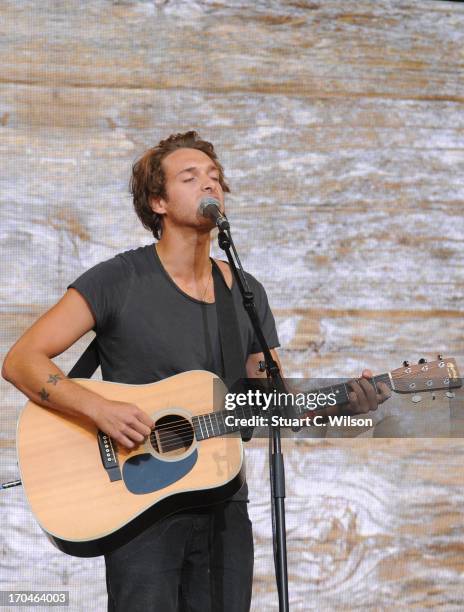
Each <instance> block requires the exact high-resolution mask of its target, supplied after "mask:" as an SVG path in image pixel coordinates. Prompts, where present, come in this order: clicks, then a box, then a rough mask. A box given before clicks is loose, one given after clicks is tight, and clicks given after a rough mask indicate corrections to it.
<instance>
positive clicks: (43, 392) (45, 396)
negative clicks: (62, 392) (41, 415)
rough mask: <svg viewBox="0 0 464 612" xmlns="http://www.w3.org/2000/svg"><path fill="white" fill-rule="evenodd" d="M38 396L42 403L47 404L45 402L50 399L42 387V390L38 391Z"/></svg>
mask: <svg viewBox="0 0 464 612" xmlns="http://www.w3.org/2000/svg"><path fill="white" fill-rule="evenodd" d="M39 395H40V399H41V400H42V401H43V402H47V401H48V398H49V397H50V393H47V392H46V391H45V389H44V388H43V387H42V389H41V390H40V393H39Z"/></svg>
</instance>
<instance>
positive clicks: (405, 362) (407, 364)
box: [403, 359, 409, 368]
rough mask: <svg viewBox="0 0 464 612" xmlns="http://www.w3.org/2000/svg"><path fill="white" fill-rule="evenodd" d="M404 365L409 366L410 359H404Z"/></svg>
mask: <svg viewBox="0 0 464 612" xmlns="http://www.w3.org/2000/svg"><path fill="white" fill-rule="evenodd" d="M403 365H404V367H405V368H409V361H406V359H405V360H404V361H403Z"/></svg>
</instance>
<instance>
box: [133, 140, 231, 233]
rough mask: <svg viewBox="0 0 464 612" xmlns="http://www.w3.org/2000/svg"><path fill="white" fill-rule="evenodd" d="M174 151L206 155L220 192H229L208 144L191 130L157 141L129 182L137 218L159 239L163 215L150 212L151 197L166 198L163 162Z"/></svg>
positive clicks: (222, 173)
mask: <svg viewBox="0 0 464 612" xmlns="http://www.w3.org/2000/svg"><path fill="white" fill-rule="evenodd" d="M177 149H198V150H199V151H203V153H206V155H208V157H209V158H210V159H211V160H212V161H213V162H214V163H215V164H216V167H217V169H218V171H219V183H220V185H221V187H222V189H223V191H224V192H226V193H228V192H230V189H229V186H228V184H227V183H226V181H225V178H224V170H223V168H222V166H221V164H220V162H219V160H218V158H217V155H216V153H215V151H214V147H213V145H212V144H211V143H210V142H207V141H206V140H202V139H201V138H200V137H199V135H198V134H197V132H194V131H193V130H192V131H190V132H185V133H184V134H171V136H169V137H168V138H166V139H165V140H161V141H160V142H159V144H157V145H156V147H152V148H151V149H148V151H145V153H144V154H143V155H142V157H140V158H139V159H138V160H137V161H136V162H135V164H134V165H133V166H132V176H131V179H130V183H129V188H130V192H131V194H132V197H133V202H134V208H135V212H136V213H137V216H138V218H139V219H140V221H141V222H142V224H143V226H144V227H146V228H147V229H148V230H150V231H151V232H152V233H153V236H154V237H155V238H156V239H157V240H159V238H160V237H161V234H162V231H163V216H162V215H159V214H158V213H155V212H153V210H152V208H151V206H150V200H151V199H152V198H166V176H165V173H164V170H163V166H162V163H161V162H162V161H163V159H164V158H165V157H166V156H167V155H169V153H172V152H173V151H176V150H177Z"/></svg>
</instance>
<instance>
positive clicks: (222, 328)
mask: <svg viewBox="0 0 464 612" xmlns="http://www.w3.org/2000/svg"><path fill="white" fill-rule="evenodd" d="M211 261H212V264H213V281H214V295H215V299H216V312H217V320H218V331H219V340H220V344H221V356H222V377H223V379H224V382H225V384H226V387H227V388H228V389H229V390H231V391H234V392H235V393H237V392H241V391H243V390H242V389H241V388H238V386H237V385H238V384H239V383H240V381H241V380H242V379H244V378H246V369H245V363H244V361H243V355H244V353H243V350H242V342H241V335H240V329H239V326H238V321H237V312H236V310H235V304H234V299H233V297H232V291H231V290H230V289H229V287H228V286H227V284H226V281H225V280H224V277H223V276H222V273H221V271H220V270H219V267H218V265H217V264H216V262H215V261H214V259H212V260H211ZM240 434H241V436H242V440H243V441H244V442H248V441H249V440H251V438H252V436H253V427H247V428H243V429H240Z"/></svg>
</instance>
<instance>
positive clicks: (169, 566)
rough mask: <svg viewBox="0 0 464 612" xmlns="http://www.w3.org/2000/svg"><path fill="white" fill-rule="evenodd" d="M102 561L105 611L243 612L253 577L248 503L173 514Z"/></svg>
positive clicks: (234, 502) (248, 598)
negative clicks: (103, 564) (104, 574)
mask: <svg viewBox="0 0 464 612" xmlns="http://www.w3.org/2000/svg"><path fill="white" fill-rule="evenodd" d="M105 562H106V585H107V589H108V611H109V612H127V611H128V610H130V611H131V612H155V611H156V612H197V611H198V612H247V611H248V610H249V609H250V603H251V584H252V579H253V535H252V531H251V522H250V519H249V518H248V510H247V503H246V502H242V501H230V502H226V503H224V504H217V505H214V506H209V507H207V508H198V509H195V510H189V511H185V512H180V513H178V514H174V515H172V516H170V517H168V518H166V519H163V520H162V521H160V522H158V523H156V524H155V525H153V526H152V527H150V528H149V529H147V530H146V531H144V532H143V533H141V534H140V535H138V536H137V537H135V538H134V539H133V540H131V541H130V542H128V543H127V544H125V545H124V546H121V547H120V548H118V549H117V550H115V551H113V552H111V553H109V554H107V555H105Z"/></svg>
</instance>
